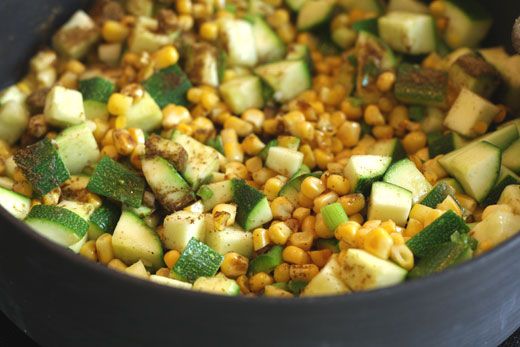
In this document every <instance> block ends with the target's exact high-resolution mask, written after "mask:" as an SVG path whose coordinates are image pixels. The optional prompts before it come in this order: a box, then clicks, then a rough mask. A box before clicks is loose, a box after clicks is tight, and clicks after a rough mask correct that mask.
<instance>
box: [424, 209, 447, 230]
mask: <svg viewBox="0 0 520 347" xmlns="http://www.w3.org/2000/svg"><path fill="white" fill-rule="evenodd" d="M444 212H446V211H443V210H437V209H432V211H430V213H428V215H427V216H426V218H425V219H424V221H423V225H424V226H425V227H427V226H428V225H430V224H432V223H433V222H434V221H435V220H436V219H437V218H439V217H440V216H442V214H443V213H444Z"/></svg>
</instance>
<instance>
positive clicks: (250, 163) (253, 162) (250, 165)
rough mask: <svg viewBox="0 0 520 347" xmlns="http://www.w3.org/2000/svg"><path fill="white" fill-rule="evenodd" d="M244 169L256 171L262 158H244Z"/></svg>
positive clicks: (261, 164)
mask: <svg viewBox="0 0 520 347" xmlns="http://www.w3.org/2000/svg"><path fill="white" fill-rule="evenodd" d="M245 165H246V169H247V171H248V172H251V173H253V172H257V171H258V170H260V169H261V168H262V166H263V163H262V159H260V157H251V158H249V159H247V160H246V163H245Z"/></svg>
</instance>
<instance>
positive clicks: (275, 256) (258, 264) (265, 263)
mask: <svg viewBox="0 0 520 347" xmlns="http://www.w3.org/2000/svg"><path fill="white" fill-rule="evenodd" d="M282 251H283V247H282V246H274V247H273V248H271V249H270V250H269V251H268V252H267V253H264V254H261V255H259V256H258V257H256V258H255V259H253V260H251V263H249V273H251V274H256V273H259V272H265V273H270V272H271V271H273V270H274V268H275V267H277V266H278V265H280V264H281V263H282V261H283V260H282Z"/></svg>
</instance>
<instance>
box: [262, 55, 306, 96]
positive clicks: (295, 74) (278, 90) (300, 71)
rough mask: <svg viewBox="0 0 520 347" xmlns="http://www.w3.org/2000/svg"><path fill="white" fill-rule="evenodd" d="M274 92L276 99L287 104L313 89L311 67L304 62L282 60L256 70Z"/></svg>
mask: <svg viewBox="0 0 520 347" xmlns="http://www.w3.org/2000/svg"><path fill="white" fill-rule="evenodd" d="M255 73H256V74H257V75H258V76H260V78H262V79H263V80H264V81H265V82H266V83H267V84H268V85H269V87H271V88H272V89H273V91H274V96H273V97H274V99H275V100H276V101H279V102H285V101H288V100H291V99H293V98H294V97H296V96H297V95H298V94H300V93H302V92H304V91H305V90H307V89H309V88H310V87H311V75H310V71H309V67H308V66H307V63H306V62H305V61H304V60H282V61H279V62H276V63H271V64H266V65H261V66H259V67H257V68H256V69H255Z"/></svg>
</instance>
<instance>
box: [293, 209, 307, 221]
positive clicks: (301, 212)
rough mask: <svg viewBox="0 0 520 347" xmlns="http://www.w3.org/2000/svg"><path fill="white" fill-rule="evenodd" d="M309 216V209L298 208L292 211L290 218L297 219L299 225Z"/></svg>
mask: <svg viewBox="0 0 520 347" xmlns="http://www.w3.org/2000/svg"><path fill="white" fill-rule="evenodd" d="M310 214H311V210H310V209H309V208H305V207H298V208H296V209H295V210H294V212H293V214H292V216H293V218H295V219H297V220H298V221H299V222H300V223H302V222H303V220H304V219H305V218H307V217H308V216H310Z"/></svg>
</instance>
